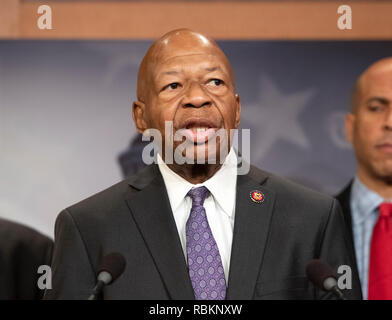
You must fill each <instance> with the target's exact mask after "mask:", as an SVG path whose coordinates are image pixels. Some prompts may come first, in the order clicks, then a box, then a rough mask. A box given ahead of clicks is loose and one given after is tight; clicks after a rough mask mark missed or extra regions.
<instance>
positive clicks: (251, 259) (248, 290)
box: [226, 169, 275, 300]
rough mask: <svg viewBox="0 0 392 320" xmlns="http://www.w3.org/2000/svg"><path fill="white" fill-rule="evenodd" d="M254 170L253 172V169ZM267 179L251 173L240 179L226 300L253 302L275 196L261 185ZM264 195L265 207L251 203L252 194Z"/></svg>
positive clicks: (262, 175)
mask: <svg viewBox="0 0 392 320" xmlns="http://www.w3.org/2000/svg"><path fill="white" fill-rule="evenodd" d="M251 170H252V169H251ZM266 179H267V176H266V175H264V174H263V173H261V171H260V172H258V173H257V174H256V175H253V174H252V171H251V172H250V173H249V174H248V175H245V176H238V180H237V198H236V210H235V224H234V234H233V245H232V251H231V261H230V274H229V281H228V291H227V295H226V296H227V299H230V300H237V299H239V300H248V299H252V298H253V294H254V290H255V285H256V282H257V278H258V275H259V271H260V268H261V264H262V260H263V253H264V248H265V246H266V243H267V238H268V232H269V226H270V220H271V216H272V212H273V206H274V201H275V194H274V192H273V191H272V190H269V189H267V188H265V187H263V186H262V185H261V184H262V182H263V181H265V180H266ZM252 190H259V191H261V192H262V193H263V194H264V197H265V198H264V201H263V202H262V203H255V202H253V201H252V200H251V199H250V192H251V191H252Z"/></svg>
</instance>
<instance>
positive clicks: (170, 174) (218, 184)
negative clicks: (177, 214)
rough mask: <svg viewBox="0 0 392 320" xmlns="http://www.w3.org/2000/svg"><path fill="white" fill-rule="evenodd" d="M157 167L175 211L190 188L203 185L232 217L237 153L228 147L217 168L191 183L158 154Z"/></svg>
mask: <svg viewBox="0 0 392 320" xmlns="http://www.w3.org/2000/svg"><path fill="white" fill-rule="evenodd" d="M157 159H158V167H159V170H160V172H161V174H162V177H163V180H164V182H165V186H166V190H167V193H168V197H169V201H170V205H171V207H172V210H173V211H175V210H176V209H177V208H178V206H179V205H180V204H181V202H182V201H183V200H184V198H185V196H186V195H187V193H188V192H189V190H191V189H192V188H197V187H201V186H205V187H206V188H208V190H209V191H210V193H211V195H212V196H213V197H214V199H215V201H216V202H217V203H218V205H219V206H220V207H221V208H222V209H223V211H224V212H225V214H226V215H228V216H229V217H232V215H233V213H234V206H235V196H236V184H237V155H236V153H235V151H234V150H233V148H231V149H230V152H229V153H228V155H227V157H226V159H225V161H224V162H223V164H222V166H221V167H220V168H219V170H218V171H217V172H216V173H215V174H214V175H213V176H212V177H211V178H210V179H208V180H206V181H204V182H203V183H200V184H192V183H190V182H188V181H187V180H185V179H184V178H182V177H181V176H179V175H178V174H177V173H175V172H174V171H172V170H171V169H170V168H169V167H168V166H167V165H166V163H164V161H163V159H162V158H161V156H160V154H158V157H157Z"/></svg>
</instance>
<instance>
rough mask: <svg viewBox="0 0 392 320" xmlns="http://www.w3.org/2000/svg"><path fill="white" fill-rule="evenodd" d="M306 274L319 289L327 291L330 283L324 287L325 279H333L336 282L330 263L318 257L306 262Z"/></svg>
mask: <svg viewBox="0 0 392 320" xmlns="http://www.w3.org/2000/svg"><path fill="white" fill-rule="evenodd" d="M306 275H307V276H308V279H309V280H310V281H311V282H312V283H313V284H314V285H315V286H317V287H318V288H320V289H321V290H327V291H328V290H330V289H331V288H330V285H328V286H327V287H328V288H327V287H326V283H325V280H326V279H329V278H332V279H335V283H336V278H335V274H334V272H333V270H332V268H331V267H330V265H329V264H328V263H326V262H324V261H322V260H319V259H315V260H312V261H310V262H309V263H308V265H307V267H306Z"/></svg>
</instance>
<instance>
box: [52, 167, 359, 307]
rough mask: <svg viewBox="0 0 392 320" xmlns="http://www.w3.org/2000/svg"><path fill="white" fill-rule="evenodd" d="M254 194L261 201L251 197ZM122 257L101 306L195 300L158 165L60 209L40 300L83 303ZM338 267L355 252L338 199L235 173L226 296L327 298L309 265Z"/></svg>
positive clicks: (352, 294)
mask: <svg viewBox="0 0 392 320" xmlns="http://www.w3.org/2000/svg"><path fill="white" fill-rule="evenodd" d="M252 190H260V191H261V192H263V193H264V195H265V200H264V202H262V203H255V202H253V201H251V199H250V196H249V193H250V192H251V191H252ZM110 252H120V253H121V254H123V255H124V257H125V258H126V260H127V266H126V269H125V271H124V273H123V274H122V276H120V278H118V279H117V281H116V282H115V283H113V284H111V285H109V286H107V287H106V288H105V289H104V291H103V295H102V298H104V299H194V294H193V289H192V285H191V282H190V279H189V276H188V270H187V265H186V260H185V257H184V254H183V251H182V248H181V243H180V239H179V236H178V232H177V228H176V225H175V221H174V217H173V214H172V212H171V208H170V203H169V199H168V196H167V192H166V189H165V185H164V181H163V179H162V176H161V174H160V172H159V168H158V167H157V165H151V166H148V167H146V168H145V169H143V170H142V171H141V172H140V173H139V174H137V175H135V176H133V177H131V178H129V179H127V180H124V181H122V182H120V183H118V184H116V185H114V186H112V187H110V188H109V189H107V190H105V191H102V192H100V193H98V194H96V195H94V196H92V197H90V198H88V199H86V200H84V201H82V202H80V203H78V204H76V205H73V206H71V207H69V208H68V209H65V210H64V211H62V212H61V213H60V215H59V217H58V219H57V221H56V227H55V249H54V258H53V261H52V268H53V273H54V277H53V289H52V290H48V291H46V293H45V298H46V299H86V298H87V297H88V296H89V295H90V293H91V289H92V288H93V287H94V285H95V279H96V273H97V269H98V268H99V265H100V261H101V259H102V257H103V256H104V255H105V254H107V253H110ZM314 258H320V259H323V260H325V261H326V262H328V263H329V264H330V265H331V266H333V267H334V268H335V270H336V269H337V267H338V266H340V265H343V264H346V265H350V266H353V289H352V290H347V292H346V295H347V297H348V298H351V299H360V298H361V293H360V286H359V280H358V274H357V271H356V268H355V261H354V255H353V251H352V247H351V246H350V242H349V237H348V234H347V232H346V227H345V225H344V220H343V216H342V214H341V210H340V206H339V205H338V203H337V201H336V200H334V199H332V198H330V197H328V196H325V195H322V194H319V193H316V192H313V191H311V190H308V189H306V188H304V187H301V186H298V185H295V184H293V183H291V182H288V181H286V180H283V179H281V178H278V177H276V176H273V175H271V174H268V173H266V172H263V171H261V170H259V169H257V168H255V167H251V171H250V172H249V174H247V175H242V176H238V180H237V196H236V211H235V225H234V234H233V245H232V253H231V262H230V273H229V280H228V290H227V299H321V298H329V297H330V296H329V295H326V294H324V293H322V292H320V291H319V290H317V289H315V288H314V287H313V285H311V284H310V283H309V281H308V280H307V278H306V275H305V269H306V265H307V264H308V262H309V261H310V260H312V259H314Z"/></svg>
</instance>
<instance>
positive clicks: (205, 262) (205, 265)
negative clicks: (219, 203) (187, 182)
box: [186, 187, 226, 300]
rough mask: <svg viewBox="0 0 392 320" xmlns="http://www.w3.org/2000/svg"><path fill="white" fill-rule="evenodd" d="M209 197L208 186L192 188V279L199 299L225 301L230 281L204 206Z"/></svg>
mask: <svg viewBox="0 0 392 320" xmlns="http://www.w3.org/2000/svg"><path fill="white" fill-rule="evenodd" d="M208 194H209V191H208V189H207V188H206V187H199V188H195V189H192V190H190V191H189V192H188V194H187V195H188V196H189V197H190V198H191V199H192V209H191V213H190V215H189V218H188V221H187V223H186V250H187V256H188V267H189V276H190V279H191V281H192V287H193V291H194V293H195V298H196V300H224V299H225V297H226V280H225V274H224V272H223V266H222V260H221V256H220V254H219V250H218V246H217V245H216V242H215V239H214V236H213V235H212V232H211V229H210V226H209V224H208V220H207V215H206V210H205V208H204V207H203V203H204V200H205V198H206V197H207V195H208Z"/></svg>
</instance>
